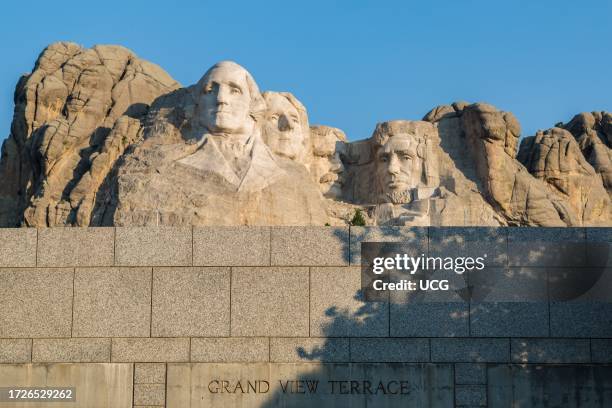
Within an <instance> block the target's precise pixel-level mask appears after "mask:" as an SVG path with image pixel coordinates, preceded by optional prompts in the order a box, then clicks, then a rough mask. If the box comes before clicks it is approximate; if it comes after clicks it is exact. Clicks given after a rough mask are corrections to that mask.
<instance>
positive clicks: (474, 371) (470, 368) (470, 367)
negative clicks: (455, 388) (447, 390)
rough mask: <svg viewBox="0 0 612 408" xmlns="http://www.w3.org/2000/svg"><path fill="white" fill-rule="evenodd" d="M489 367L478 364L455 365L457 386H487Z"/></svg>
mask: <svg viewBox="0 0 612 408" xmlns="http://www.w3.org/2000/svg"><path fill="white" fill-rule="evenodd" d="M486 383H487V365H486V364H478V363H457V364H455V384H462V385H465V384H486Z"/></svg>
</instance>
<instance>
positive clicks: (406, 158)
mask: <svg viewBox="0 0 612 408" xmlns="http://www.w3.org/2000/svg"><path fill="white" fill-rule="evenodd" d="M400 159H402V161H409V160H412V157H410V156H409V155H407V154H402V155H401V156H400Z"/></svg>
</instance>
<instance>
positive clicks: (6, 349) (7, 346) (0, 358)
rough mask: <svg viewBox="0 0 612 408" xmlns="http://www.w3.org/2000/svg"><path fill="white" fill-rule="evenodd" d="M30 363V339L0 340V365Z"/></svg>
mask: <svg viewBox="0 0 612 408" xmlns="http://www.w3.org/2000/svg"><path fill="white" fill-rule="evenodd" d="M30 361H32V340H31V339H0V364H17V363H29V362H30Z"/></svg>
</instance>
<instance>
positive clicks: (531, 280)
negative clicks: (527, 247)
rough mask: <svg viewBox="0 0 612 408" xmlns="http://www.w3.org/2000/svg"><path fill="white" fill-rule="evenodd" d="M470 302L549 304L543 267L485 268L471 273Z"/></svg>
mask: <svg viewBox="0 0 612 408" xmlns="http://www.w3.org/2000/svg"><path fill="white" fill-rule="evenodd" d="M468 276H469V278H468V279H469V284H470V287H471V302H472V303H473V304H474V303H480V302H486V303H492V302H547V301H548V288H547V285H548V276H547V270H546V269H544V268H485V269H483V270H481V271H477V270H473V271H470V272H469V273H468Z"/></svg>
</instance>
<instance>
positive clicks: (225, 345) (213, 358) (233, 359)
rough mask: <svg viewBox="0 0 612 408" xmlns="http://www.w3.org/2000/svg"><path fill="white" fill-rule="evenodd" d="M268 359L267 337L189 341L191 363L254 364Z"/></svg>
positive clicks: (268, 341)
mask: <svg viewBox="0 0 612 408" xmlns="http://www.w3.org/2000/svg"><path fill="white" fill-rule="evenodd" d="M269 359H270V339H269V338H267V337H225V338H214V337H213V338H193V339H191V361H201V362H205V363H254V362H260V361H268V360H269Z"/></svg>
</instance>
